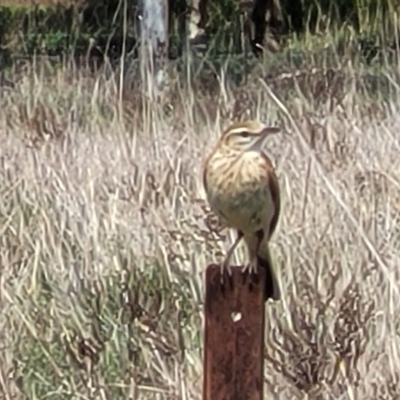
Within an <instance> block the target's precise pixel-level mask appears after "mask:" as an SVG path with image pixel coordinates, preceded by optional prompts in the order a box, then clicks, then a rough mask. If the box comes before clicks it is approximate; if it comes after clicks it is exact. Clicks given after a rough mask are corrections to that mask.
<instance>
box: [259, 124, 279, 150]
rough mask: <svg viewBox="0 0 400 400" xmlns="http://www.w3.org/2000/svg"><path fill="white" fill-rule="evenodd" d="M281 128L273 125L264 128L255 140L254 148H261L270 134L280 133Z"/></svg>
mask: <svg viewBox="0 0 400 400" xmlns="http://www.w3.org/2000/svg"><path fill="white" fill-rule="evenodd" d="M280 131H281V130H280V128H277V127H273V126H266V127H264V128H263V129H262V131H261V132H260V136H259V137H258V138H257V140H256V141H255V142H254V144H253V146H252V150H253V149H254V150H260V149H261V148H262V147H263V145H264V142H265V139H266V138H267V137H268V136H269V135H273V134H275V133H279V132H280Z"/></svg>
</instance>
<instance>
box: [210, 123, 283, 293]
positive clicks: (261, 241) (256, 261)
mask: <svg viewBox="0 0 400 400" xmlns="http://www.w3.org/2000/svg"><path fill="white" fill-rule="evenodd" d="M278 132H280V129H279V128H275V127H268V126H265V125H262V124H261V123H259V122H257V121H253V120H250V121H245V122H239V123H235V124H233V125H231V126H230V127H229V128H228V129H226V130H225V131H224V132H223V133H222V135H221V137H220V139H219V141H218V142H217V144H216V146H215V148H214V150H213V151H212V152H211V154H210V155H209V156H208V157H207V159H206V161H205V164H204V171H203V183H204V188H205V191H206V195H207V199H208V202H209V204H210V208H211V210H212V211H213V212H214V213H216V214H217V215H218V216H219V217H220V218H221V220H222V221H223V223H224V224H225V225H226V226H227V227H229V228H233V229H235V230H237V233H238V235H237V239H236V240H235V242H234V243H233V244H232V246H231V247H230V249H229V251H228V253H227V254H226V257H225V259H224V261H223V263H222V265H221V277H223V276H224V274H225V273H226V272H227V271H228V272H229V261H230V258H231V256H232V254H233V252H234V250H235V248H236V247H237V245H238V244H239V242H240V240H241V239H242V238H243V239H244V241H245V243H246V245H247V248H248V251H249V256H250V262H249V264H248V265H246V266H245V267H244V269H243V272H245V271H246V270H247V271H248V272H249V273H256V272H257V268H258V267H261V268H265V271H266V280H265V300H268V299H269V298H271V299H273V300H278V299H279V298H280V289H279V285H278V281H277V279H276V275H275V272H274V270H273V267H272V264H271V256H270V251H269V245H268V242H269V240H270V238H271V236H272V234H273V233H274V230H275V228H276V225H277V222H278V218H279V214H280V194H279V184H278V179H277V177H276V174H275V172H274V168H273V165H272V163H271V161H270V159H269V158H268V156H267V155H266V154H265V153H264V151H263V149H262V148H263V145H264V142H265V139H266V137H267V136H268V135H270V134H274V133H278Z"/></svg>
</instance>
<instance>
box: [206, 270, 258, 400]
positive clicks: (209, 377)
mask: <svg viewBox="0 0 400 400" xmlns="http://www.w3.org/2000/svg"><path fill="white" fill-rule="evenodd" d="M231 271H232V275H231V278H230V279H226V278H225V280H224V285H222V286H221V275H220V266H219V265H215V264H212V265H209V266H208V267H207V270H206V285H205V286H206V293H205V326H204V363H203V365H204V373H203V400H262V399H263V380H264V379H263V370H264V368H263V367H264V357H263V352H264V322H265V321H264V320H265V308H264V291H263V288H264V279H265V272H264V270H263V269H261V268H260V269H259V273H258V274H257V275H256V276H254V275H252V276H249V275H248V274H247V273H242V267H241V266H235V267H231Z"/></svg>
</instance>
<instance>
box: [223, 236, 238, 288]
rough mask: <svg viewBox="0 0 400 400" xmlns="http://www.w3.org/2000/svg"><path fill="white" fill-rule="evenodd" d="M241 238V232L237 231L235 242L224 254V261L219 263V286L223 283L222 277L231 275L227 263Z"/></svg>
mask: <svg viewBox="0 0 400 400" xmlns="http://www.w3.org/2000/svg"><path fill="white" fill-rule="evenodd" d="M242 238H243V232H241V231H238V235H237V238H236V240H235V241H234V242H233V244H232V246H231V247H230V248H229V250H228V252H227V253H226V256H225V259H224V261H223V262H222V263H221V284H223V283H224V276H225V274H226V273H228V275H229V276H231V275H232V271H231V269H230V267H229V261H230V259H231V257H232V254H233V252H234V251H235V249H236V247H237V246H238V244H239V242H240V241H241V240H242Z"/></svg>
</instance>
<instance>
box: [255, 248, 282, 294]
mask: <svg viewBox="0 0 400 400" xmlns="http://www.w3.org/2000/svg"><path fill="white" fill-rule="evenodd" d="M257 264H258V266H259V267H260V268H263V269H264V271H265V288H264V299H265V301H267V300H268V299H272V300H275V301H277V300H280V298H281V291H280V287H279V283H278V279H277V278H276V274H275V271H274V268H273V265H272V262H271V254H270V251H269V246H268V242H266V241H265V242H264V243H262V247H260V250H259V252H258V254H257Z"/></svg>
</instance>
